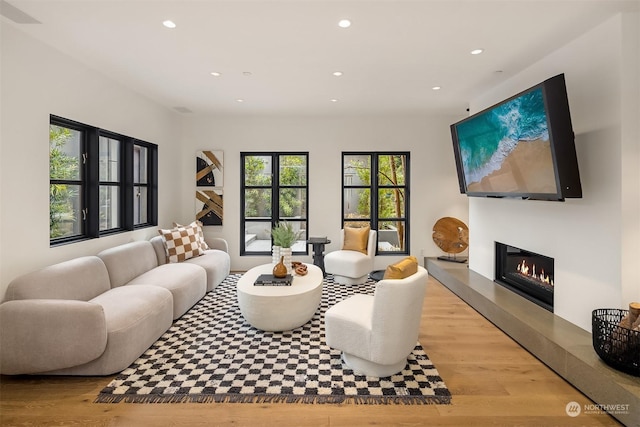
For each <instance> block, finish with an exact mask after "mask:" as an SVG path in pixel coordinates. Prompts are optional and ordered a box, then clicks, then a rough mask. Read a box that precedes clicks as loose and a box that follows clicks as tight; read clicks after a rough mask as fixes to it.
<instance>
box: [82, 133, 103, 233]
mask: <svg viewBox="0 0 640 427" xmlns="http://www.w3.org/2000/svg"><path fill="white" fill-rule="evenodd" d="M85 136H86V137H85V139H84V147H83V153H84V154H85V155H86V161H85V162H84V163H85V164H84V167H83V170H84V173H85V176H84V178H83V180H84V183H85V185H84V203H83V209H85V212H86V219H85V221H84V225H85V233H84V234H85V235H86V236H87V237H98V236H99V232H100V231H99V229H100V216H99V212H100V168H99V166H100V149H99V131H98V129H91V130H87V131H86V132H85Z"/></svg>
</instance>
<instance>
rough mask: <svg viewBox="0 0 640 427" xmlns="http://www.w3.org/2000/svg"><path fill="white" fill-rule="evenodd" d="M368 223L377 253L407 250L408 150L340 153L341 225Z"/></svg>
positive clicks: (401, 252)
mask: <svg viewBox="0 0 640 427" xmlns="http://www.w3.org/2000/svg"><path fill="white" fill-rule="evenodd" d="M366 225H369V226H371V228H372V229H374V230H377V232H378V237H377V238H378V244H377V254H378V255H382V254H408V253H409V153H408V152H343V153H342V226H343V227H345V226H350V227H361V226H366Z"/></svg>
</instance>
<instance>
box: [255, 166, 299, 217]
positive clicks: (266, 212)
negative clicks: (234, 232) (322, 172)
mask: <svg viewBox="0 0 640 427" xmlns="http://www.w3.org/2000/svg"><path fill="white" fill-rule="evenodd" d="M279 160H280V182H279V185H280V189H281V191H280V205H279V210H280V215H281V216H283V217H285V218H286V217H293V216H296V215H300V212H299V211H300V208H301V207H302V206H304V199H303V198H302V197H300V192H299V189H297V188H286V187H288V186H297V185H306V170H305V167H306V163H305V157H304V156H296V155H291V156H280V157H279ZM266 166H267V159H266V158H265V157H261V156H246V157H245V161H244V179H245V186H246V187H247V188H246V191H245V217H246V218H255V217H265V218H268V217H271V214H272V212H271V197H274V195H272V194H271V190H270V188H269V189H267V188H248V187H260V186H262V187H264V186H268V187H271V171H270V170H266V169H265V168H266Z"/></svg>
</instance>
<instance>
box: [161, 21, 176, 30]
mask: <svg viewBox="0 0 640 427" xmlns="http://www.w3.org/2000/svg"><path fill="white" fill-rule="evenodd" d="M162 25H164V26H165V27H167V28H175V27H176V23H175V22H173V21H171V20H169V19H167V20H166V21H163V22H162Z"/></svg>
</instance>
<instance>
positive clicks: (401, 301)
mask: <svg viewBox="0 0 640 427" xmlns="http://www.w3.org/2000/svg"><path fill="white" fill-rule="evenodd" d="M427 278H428V274H427V270H426V269H424V268H423V267H420V266H418V271H417V272H416V273H415V274H412V275H411V276H409V277H407V278H404V279H385V280H381V281H379V282H378V283H377V285H376V290H375V293H374V295H361V294H356V295H353V296H351V297H349V298H347V299H345V300H343V301H341V302H339V303H337V304H336V305H334V306H333V307H331V308H329V309H328V310H327V312H326V313H325V319H324V322H325V334H326V340H327V345H328V346H329V347H332V348H335V349H338V350H341V351H342V360H343V361H344V363H345V364H346V365H347V366H348V367H349V368H351V369H352V370H353V371H354V372H356V373H360V374H365V375H367V376H371V377H388V376H390V375H393V374H396V373H398V372H400V371H402V369H403V368H404V367H405V365H406V364H407V356H408V355H409V354H410V353H411V351H412V350H413V349H414V347H415V346H416V343H417V341H418V334H419V331H420V318H421V315H422V304H423V301H424V295H425V291H426V288H427Z"/></svg>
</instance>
